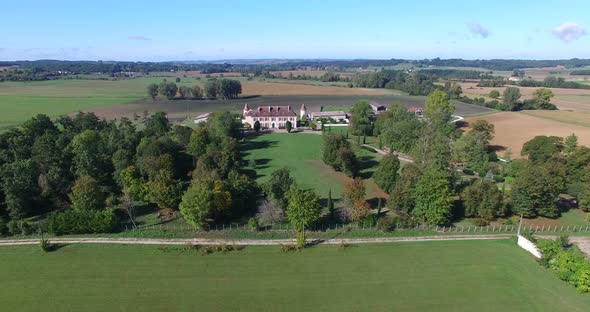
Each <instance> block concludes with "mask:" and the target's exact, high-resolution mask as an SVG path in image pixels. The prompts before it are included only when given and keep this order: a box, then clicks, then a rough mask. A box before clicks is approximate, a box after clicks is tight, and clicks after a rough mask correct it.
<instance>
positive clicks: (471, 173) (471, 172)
mask: <svg viewBox="0 0 590 312" xmlns="http://www.w3.org/2000/svg"><path fill="white" fill-rule="evenodd" d="M463 173H464V174H466V175H474V174H475V172H473V170H471V169H467V168H465V169H463Z"/></svg>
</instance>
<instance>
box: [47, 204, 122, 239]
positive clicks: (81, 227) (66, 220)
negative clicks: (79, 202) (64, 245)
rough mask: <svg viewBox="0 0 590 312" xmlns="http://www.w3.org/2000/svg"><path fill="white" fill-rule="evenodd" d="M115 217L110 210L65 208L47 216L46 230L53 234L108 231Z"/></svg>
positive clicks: (111, 229)
mask: <svg viewBox="0 0 590 312" xmlns="http://www.w3.org/2000/svg"><path fill="white" fill-rule="evenodd" d="M116 224H117V218H116V216H115V214H114V213H113V211H112V210H109V209H107V210H98V211H96V210H74V209H70V210H66V211H64V212H60V213H54V214H52V215H50V216H49V218H47V230H48V231H49V232H50V233H53V234H55V235H64V234H91V233H109V232H112V231H113V230H114V229H115V225H116Z"/></svg>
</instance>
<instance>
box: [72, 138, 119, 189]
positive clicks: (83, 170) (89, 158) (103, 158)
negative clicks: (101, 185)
mask: <svg viewBox="0 0 590 312" xmlns="http://www.w3.org/2000/svg"><path fill="white" fill-rule="evenodd" d="M70 146H71V150H72V154H73V163H74V168H75V173H76V175H77V176H78V177H81V176H91V177H92V178H94V179H96V180H97V181H100V182H104V181H105V180H106V179H107V177H108V176H109V175H110V171H111V170H110V168H109V166H110V164H111V162H110V158H109V157H108V154H107V150H106V146H105V144H104V140H103V138H102V137H101V135H100V133H99V132H98V131H95V130H85V131H83V132H81V133H80V134H78V135H76V136H75V137H74V138H73V139H72V143H71V144H70Z"/></svg>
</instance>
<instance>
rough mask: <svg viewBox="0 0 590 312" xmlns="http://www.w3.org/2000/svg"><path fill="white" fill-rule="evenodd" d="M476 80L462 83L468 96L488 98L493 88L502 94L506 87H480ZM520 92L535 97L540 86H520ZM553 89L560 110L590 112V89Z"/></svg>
mask: <svg viewBox="0 0 590 312" xmlns="http://www.w3.org/2000/svg"><path fill="white" fill-rule="evenodd" d="M476 85H477V83H475V82H464V83H461V87H462V88H463V93H465V94H466V95H468V96H472V97H473V96H477V97H485V98H486V99H487V100H490V98H488V97H487V96H488V94H489V93H490V91H492V90H498V91H500V94H502V92H503V91H504V89H505V88H506V87H497V88H491V87H478V86H476ZM517 88H519V89H520V93H521V94H522V97H523V98H524V99H530V98H533V93H534V92H535V91H536V90H537V89H539V88H533V87H518V86H517ZM551 91H553V93H554V94H555V97H554V98H553V99H551V102H552V103H553V104H555V105H557V107H558V108H559V109H560V110H573V111H585V112H590V90H586V89H563V88H551Z"/></svg>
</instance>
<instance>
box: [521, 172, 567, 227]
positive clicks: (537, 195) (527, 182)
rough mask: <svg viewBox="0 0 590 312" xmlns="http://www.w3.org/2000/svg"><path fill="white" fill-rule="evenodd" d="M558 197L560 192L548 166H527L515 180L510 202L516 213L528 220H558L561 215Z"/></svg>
mask: <svg viewBox="0 0 590 312" xmlns="http://www.w3.org/2000/svg"><path fill="white" fill-rule="evenodd" d="M557 195H559V190H558V189H557V188H556V185H555V180H554V177H553V176H552V174H551V173H550V171H549V170H548V166H547V165H533V164H526V165H525V166H524V167H523V168H522V169H521V170H519V173H518V175H517V176H516V178H515V179H514V182H513V184H512V191H511V193H510V200H511V203H512V207H513V209H514V211H515V212H516V213H519V214H523V215H524V216H525V217H527V218H531V217H536V216H543V217H548V218H556V217H559V215H560V211H559V209H558V207H557V205H556V204H555V200H556V198H557Z"/></svg>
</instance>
